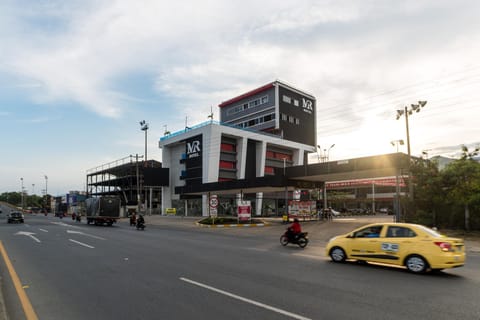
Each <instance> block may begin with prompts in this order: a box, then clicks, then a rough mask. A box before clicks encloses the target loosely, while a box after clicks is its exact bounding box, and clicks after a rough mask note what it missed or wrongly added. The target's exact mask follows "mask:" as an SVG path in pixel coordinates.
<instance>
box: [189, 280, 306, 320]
mask: <svg viewBox="0 0 480 320" xmlns="http://www.w3.org/2000/svg"><path fill="white" fill-rule="evenodd" d="M180 280H182V281H185V282H188V283H190V284H193V285H196V286H199V287H202V288H205V289H208V290H211V291H215V292H217V293H221V294H223V295H226V296H228V297H230V298H234V299H237V300H240V301H243V302H247V303H251V304H253V305H256V306H257V307H261V308H264V309H267V310H270V311H274V312H277V313H280V314H283V315H285V316H287V317H291V318H294V319H299V320H312V319H311V318H306V317H304V316H301V315H298V314H295V313H292V312H288V311H285V310H282V309H279V308H275V307H272V306H269V305H267V304H264V303H260V302H257V301H253V300H250V299H247V298H244V297H241V296H238V295H236V294H233V293H230V292H227V291H223V290H220V289H217V288H214V287H211V286H209V285H206V284H203V283H200V282H196V281H193V280H190V279H187V278H183V277H180Z"/></svg>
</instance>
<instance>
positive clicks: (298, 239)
mask: <svg viewBox="0 0 480 320" xmlns="http://www.w3.org/2000/svg"><path fill="white" fill-rule="evenodd" d="M292 237H293V239H292ZM289 243H293V244H296V245H298V246H299V247H300V248H305V247H306V246H307V244H308V232H300V233H299V234H298V235H296V236H291V235H290V233H289V232H288V229H287V231H285V233H284V234H283V235H282V236H281V237H280V244H281V245H282V246H286V245H287V244H289Z"/></svg>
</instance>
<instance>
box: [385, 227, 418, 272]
mask: <svg viewBox="0 0 480 320" xmlns="http://www.w3.org/2000/svg"><path fill="white" fill-rule="evenodd" d="M415 237H416V234H415V232H414V231H413V230H412V229H410V228H407V227H401V226H388V228H387V232H386V234H385V238H384V241H382V252H383V254H384V256H385V259H387V260H389V263H392V264H397V265H401V264H402V261H403V259H404V258H405V255H406V254H407V253H408V252H410V249H411V247H412V246H413V245H415Z"/></svg>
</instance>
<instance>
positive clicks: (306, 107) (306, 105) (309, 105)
mask: <svg viewBox="0 0 480 320" xmlns="http://www.w3.org/2000/svg"><path fill="white" fill-rule="evenodd" d="M302 100H303V111H305V112H306V113H309V114H312V113H313V102H312V100H308V99H305V98H303V99H302Z"/></svg>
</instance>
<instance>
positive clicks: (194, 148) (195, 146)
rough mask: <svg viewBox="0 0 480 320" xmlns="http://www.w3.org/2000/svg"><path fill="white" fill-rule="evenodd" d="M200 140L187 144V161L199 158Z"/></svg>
mask: <svg viewBox="0 0 480 320" xmlns="http://www.w3.org/2000/svg"><path fill="white" fill-rule="evenodd" d="M200 151H202V150H201V148H200V140H193V141H190V142H187V156H188V158H189V159H191V158H196V157H199V156H200Z"/></svg>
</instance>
